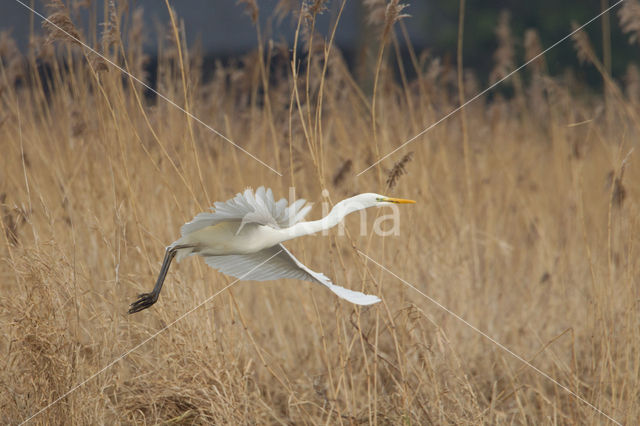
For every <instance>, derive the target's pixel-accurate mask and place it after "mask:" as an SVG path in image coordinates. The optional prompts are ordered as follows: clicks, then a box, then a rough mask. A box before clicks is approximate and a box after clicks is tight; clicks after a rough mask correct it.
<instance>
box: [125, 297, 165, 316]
mask: <svg viewBox="0 0 640 426" xmlns="http://www.w3.org/2000/svg"><path fill="white" fill-rule="evenodd" d="M157 301H158V295H156V294H154V293H142V294H141V295H139V296H138V300H136V301H135V302H133V303H132V304H131V307H130V308H129V313H130V314H135V313H136V312H140V311H142V310H144V309H147V308H148V307H149V306H151V305H153V304H154V303H156V302H157Z"/></svg>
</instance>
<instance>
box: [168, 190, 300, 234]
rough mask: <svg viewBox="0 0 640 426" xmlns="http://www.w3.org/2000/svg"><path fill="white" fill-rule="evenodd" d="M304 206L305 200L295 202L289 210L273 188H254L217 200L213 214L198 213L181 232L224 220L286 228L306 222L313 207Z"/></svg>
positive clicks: (187, 231) (191, 230)
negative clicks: (276, 198)
mask: <svg viewBox="0 0 640 426" xmlns="http://www.w3.org/2000/svg"><path fill="white" fill-rule="evenodd" d="M305 203H306V201H305V200H303V199H299V200H296V201H295V202H294V201H293V200H292V202H291V205H290V206H289V207H287V204H288V203H287V200H285V199H284V198H282V199H280V200H279V201H277V202H276V201H275V199H274V198H273V192H272V191H271V189H265V188H264V187H263V186H261V187H260V188H258V189H257V190H256V191H255V193H254V192H253V191H252V190H251V188H247V189H246V190H245V191H244V193H238V194H236V196H235V197H234V198H232V199H230V200H227V201H225V202H221V201H216V202H215V203H214V204H213V207H212V208H211V210H212V212H210V213H200V214H198V215H197V216H196V217H194V218H193V220H192V221H191V222H188V223H185V224H184V225H183V226H182V228H181V232H182V235H183V236H184V235H186V234H190V233H192V232H195V231H198V230H200V229H202V228H206V227H207V226H213V225H216V224H218V223H220V222H225V221H238V222H242V223H243V224H246V223H259V224H260V225H268V226H272V227H274V228H287V227H289V226H291V225H294V224H296V223H298V222H300V221H301V220H303V219H304V217H305V216H306V215H307V213H309V210H311V206H310V205H307V206H305Z"/></svg>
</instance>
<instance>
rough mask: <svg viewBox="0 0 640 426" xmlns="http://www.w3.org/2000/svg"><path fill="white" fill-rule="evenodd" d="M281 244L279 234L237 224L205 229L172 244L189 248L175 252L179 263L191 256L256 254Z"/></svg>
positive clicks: (225, 224)
mask: <svg viewBox="0 0 640 426" xmlns="http://www.w3.org/2000/svg"><path fill="white" fill-rule="evenodd" d="M281 241H282V233H281V232H279V230H277V229H274V228H271V227H269V226H265V225H260V224H258V223H249V224H245V225H244V226H242V223H241V222H240V221H236V222H220V223H217V224H215V225H211V226H207V227H206V228H202V229H200V230H198V231H196V232H193V233H191V234H187V235H184V236H183V237H182V238H180V239H178V240H177V241H176V242H175V243H174V244H176V245H187V246H190V247H189V248H183V249H179V250H178V254H177V256H176V258H177V260H178V261H179V260H181V259H182V258H184V257H185V256H188V255H189V254H192V253H194V252H196V253H197V254H199V255H201V256H225V255H231V254H249V253H255V252H258V251H260V250H263V249H266V248H268V247H273V246H275V245H276V244H279V243H280V242H281Z"/></svg>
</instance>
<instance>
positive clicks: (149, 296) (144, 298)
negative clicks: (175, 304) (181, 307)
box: [129, 246, 189, 314]
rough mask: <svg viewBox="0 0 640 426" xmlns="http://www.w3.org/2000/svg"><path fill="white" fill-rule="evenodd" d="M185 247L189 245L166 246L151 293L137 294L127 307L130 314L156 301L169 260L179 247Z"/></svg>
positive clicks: (167, 270)
mask: <svg viewBox="0 0 640 426" xmlns="http://www.w3.org/2000/svg"><path fill="white" fill-rule="evenodd" d="M186 247H189V246H174V247H168V248H167V251H166V252H165V255H164V260H163V261H162V268H161V269H160V275H159V276H158V281H156V285H155V286H154V287H153V290H152V291H151V293H142V294H140V295H139V296H138V300H136V301H135V302H133V303H132V304H131V307H130V308H129V313H130V314H135V313H136V312H140V311H142V310H144V309H147V308H148V307H150V306H151V305H153V304H154V303H156V302H157V301H158V296H159V295H160V290H162V284H164V279H165V278H166V277H167V272H169V266H171V261H172V260H173V258H174V257H175V256H176V253H177V252H178V250H179V249H181V248H186Z"/></svg>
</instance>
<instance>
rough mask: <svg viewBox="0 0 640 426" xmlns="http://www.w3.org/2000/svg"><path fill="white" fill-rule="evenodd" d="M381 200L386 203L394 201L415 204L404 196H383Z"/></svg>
mask: <svg viewBox="0 0 640 426" xmlns="http://www.w3.org/2000/svg"><path fill="white" fill-rule="evenodd" d="M382 201H386V202H387V203H395V204H415V203H416V202H415V201H414V200H405V199H404V198H388V197H387V198H383V199H382Z"/></svg>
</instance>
